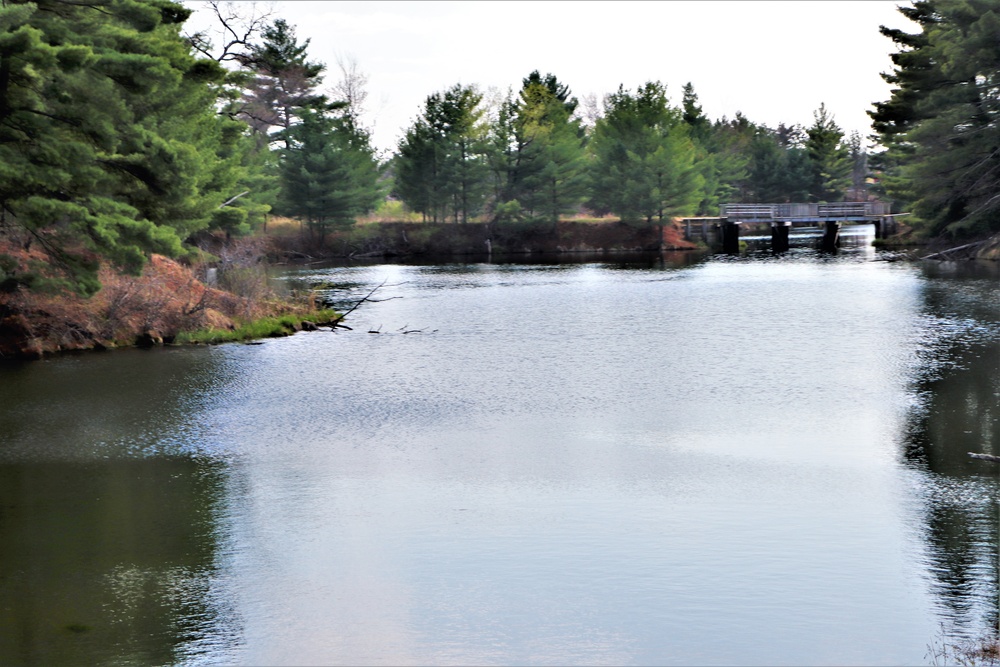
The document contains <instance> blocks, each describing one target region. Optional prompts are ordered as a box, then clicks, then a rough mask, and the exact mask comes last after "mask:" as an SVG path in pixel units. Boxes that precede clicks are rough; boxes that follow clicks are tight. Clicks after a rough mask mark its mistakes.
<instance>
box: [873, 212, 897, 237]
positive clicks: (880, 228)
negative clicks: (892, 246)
mask: <svg viewBox="0 0 1000 667" xmlns="http://www.w3.org/2000/svg"><path fill="white" fill-rule="evenodd" d="M898 231H899V227H898V225H897V223H896V218H894V217H892V216H888V215H887V216H883V217H881V218H879V219H878V220H876V221H875V238H877V239H887V238H889V237H890V236H892V235H893V234H895V233H896V232H898Z"/></svg>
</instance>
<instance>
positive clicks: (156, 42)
mask: <svg viewBox="0 0 1000 667" xmlns="http://www.w3.org/2000/svg"><path fill="white" fill-rule="evenodd" d="M188 15H189V11H188V10H187V9H185V8H184V7H182V6H180V5H179V4H176V3H174V2H170V1H168V0H150V1H147V2H138V1H136V0H93V1H92V2H88V3H86V4H84V3H69V2H61V1H58V0H38V1H37V2H33V3H17V2H6V3H4V5H3V6H0V207H2V216H3V221H4V223H5V224H4V225H0V229H2V230H4V231H0V233H3V234H7V235H11V234H14V235H16V236H17V237H18V239H21V240H22V241H21V242H22V244H23V245H24V246H30V245H32V244H37V245H38V246H40V247H42V248H44V249H45V251H46V252H47V254H48V256H49V258H50V263H49V266H47V267H44V268H43V269H42V270H39V271H33V270H32V267H28V266H24V265H22V264H19V263H17V262H16V261H14V260H12V258H10V257H7V258H6V259H5V260H4V262H3V264H4V267H5V272H6V273H7V280H6V281H5V283H4V284H5V285H7V286H8V287H10V286H17V285H19V284H31V283H34V284H36V285H37V284H40V278H47V279H48V281H49V283H50V284H61V285H63V286H66V287H71V288H73V289H75V290H77V291H79V292H81V293H84V294H89V293H92V292H94V291H95V290H96V289H98V287H99V284H98V282H97V278H96V275H97V267H98V265H99V262H100V260H101V259H102V258H103V259H107V260H110V261H112V262H114V263H116V264H118V265H119V266H122V267H124V268H127V269H130V270H138V269H139V268H140V267H141V266H142V264H143V262H144V259H145V256H146V253H148V252H150V251H156V252H163V253H166V254H170V255H175V256H176V255H179V254H181V253H182V252H183V246H182V242H183V241H184V240H185V239H186V238H187V237H188V236H189V235H190V234H191V233H192V232H194V231H197V230H198V229H202V228H204V227H205V226H207V225H208V224H209V223H210V222H211V220H212V217H213V214H214V212H215V211H216V210H218V208H219V206H220V204H222V203H223V202H224V201H225V199H226V198H227V197H229V196H231V194H232V192H231V188H232V186H233V184H234V179H235V177H236V174H235V169H234V164H233V162H232V161H230V160H229V158H228V157H227V154H228V153H229V152H230V151H231V148H232V143H233V142H234V141H235V139H236V137H238V135H239V131H238V128H234V127H233V126H232V125H231V123H232V121H230V120H229V119H226V118H220V117H219V116H217V114H216V113H215V109H214V101H215V100H214V93H213V92H212V87H211V85H210V84H212V83H213V82H218V81H219V80H221V78H222V76H223V73H222V70H221V68H220V67H219V66H218V65H217V64H216V63H215V62H213V61H208V60H197V59H195V58H194V57H192V56H191V54H190V49H189V45H188V43H187V42H186V41H185V40H184V39H182V38H181V36H180V31H179V28H180V25H181V23H182V22H183V21H184V20H185V19H186V18H187V17H188ZM36 268H37V267H36ZM53 271H55V272H56V273H55V274H54V273H53ZM57 274H58V275H57ZM60 276H61V277H60ZM53 281H55V282H53ZM59 281H62V282H59Z"/></svg>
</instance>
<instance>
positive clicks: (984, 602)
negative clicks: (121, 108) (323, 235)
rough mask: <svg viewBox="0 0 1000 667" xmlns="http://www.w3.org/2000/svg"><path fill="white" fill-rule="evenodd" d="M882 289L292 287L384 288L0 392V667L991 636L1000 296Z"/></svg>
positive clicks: (896, 656) (751, 660)
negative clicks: (338, 319) (239, 337)
mask: <svg viewBox="0 0 1000 667" xmlns="http://www.w3.org/2000/svg"><path fill="white" fill-rule="evenodd" d="M885 259H886V256H883V255H880V254H878V253H876V251H874V250H873V249H871V248H870V247H865V246H864V245H863V244H862V245H860V246H855V247H847V248H845V249H844V250H842V251H841V252H840V253H838V254H837V255H836V256H831V255H822V254H819V253H817V252H816V251H814V250H812V249H810V248H808V247H797V248H795V249H793V251H792V252H790V253H787V254H785V255H783V256H781V257H770V256H769V255H767V254H766V253H762V252H757V253H751V254H750V256H748V257H739V258H730V257H712V258H696V257H692V256H684V255H668V256H665V257H664V258H662V259H660V258H639V259H636V258H632V259H628V258H621V259H617V260H615V259H612V260H608V261H604V260H593V259H591V260H586V261H583V260H579V261H576V262H574V263H562V264H555V263H547V262H545V261H542V260H531V262H530V263H528V262H526V261H524V260H521V262H520V263H516V264H515V263H508V264H504V263H467V264H445V265H437V266H417V265H411V266H404V265H371V266H355V267H340V268H306V269H300V270H296V271H292V272H290V273H289V274H288V275H287V276H285V277H284V278H283V279H282V283H283V284H287V285H289V286H290V287H298V288H301V287H303V286H310V285H311V286H317V285H321V286H322V294H323V295H325V296H326V297H327V298H329V299H331V300H333V301H334V302H337V303H341V304H346V303H350V302H351V301H352V300H356V299H359V298H361V297H362V296H364V295H365V294H366V293H368V292H369V291H370V290H371V289H372V288H373V287H375V286H376V285H379V284H381V283H383V281H384V282H385V285H384V286H383V287H382V288H380V289H379V290H378V291H377V292H376V294H375V295H374V298H375V299H378V301H376V302H372V303H366V304H364V305H363V306H362V307H361V308H359V309H358V310H357V311H355V313H354V314H353V315H352V316H351V318H350V321H349V324H350V325H351V326H352V327H353V331H337V332H331V331H320V332H314V333H303V334H298V335H296V336H293V337H290V338H284V339H274V340H268V341H265V342H263V344H259V345H238V344H237V345H224V346H218V347H211V348H206V347H202V348H171V349H160V350H148V351H140V350H125V351H117V352H112V353H94V354H86V355H78V356H68V357H62V358H54V359H49V360H44V361H41V362H36V363H29V364H22V365H14V366H6V367H2V368H0V663H2V664H5V665H17V664H26V665H34V664H38V665H50V664H88V665H90V664H105V665H111V664H114V665H130V664H135V665H149V664H180V665H199V664H213V665H214V664H227V663H235V664H296V665H305V664H352V665H359V664H659V665H668V664H680V665H717V664H745V665H759V664H772V665H778V664H838V665H839V664H892V665H899V664H926V663H927V661H928V659H927V657H926V654H927V650H928V645H929V644H931V643H933V642H935V641H938V640H940V638H941V637H942V633H945V634H947V635H948V636H949V637H969V638H972V637H978V636H980V635H981V634H983V633H986V632H989V630H990V628H995V627H996V625H997V621H998V619H997V594H998V591H997V569H998V562H997V549H998V531H997V525H998V509H997V498H998V481H997V480H998V478H997V468H998V465H997V464H992V463H985V462H981V461H974V460H971V459H970V458H969V457H968V456H967V452H986V453H994V454H1000V273H998V271H997V267H996V265H995V264H975V263H966V264H931V263H906V262H891V261H884V260H885ZM369 331H379V332H380V333H378V334H373V333H368V332H369Z"/></svg>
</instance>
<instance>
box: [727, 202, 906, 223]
mask: <svg viewBox="0 0 1000 667" xmlns="http://www.w3.org/2000/svg"><path fill="white" fill-rule="evenodd" d="M889 206H890V205H889V203H888V202H881V201H868V202H832V203H829V204H723V205H722V206H721V207H720V211H719V216H720V217H723V218H731V219H733V220H739V221H747V222H749V221H754V220H793V219H795V218H806V219H809V218H811V219H824V218H834V219H838V218H872V217H879V216H883V215H889V210H890V208H889Z"/></svg>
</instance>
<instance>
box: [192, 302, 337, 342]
mask: <svg viewBox="0 0 1000 667" xmlns="http://www.w3.org/2000/svg"><path fill="white" fill-rule="evenodd" d="M337 316H338V313H337V312H336V311H334V310H316V311H313V312H311V313H307V314H305V315H279V316H275V317H262V318H260V319H256V320H252V321H250V322H245V323H242V324H238V325H237V326H236V328H235V329H199V330H197V331H182V332H180V333H179V334H177V337H176V338H174V343H175V344H176V345H217V344H219V343H236V342H241V341H248V340H255V339H259V338H278V337H281V336H290V335H291V334H293V333H295V332H296V331H301V330H302V322H303V321H309V322H312V323H314V324H327V323H329V322H331V321H332V320H334V319H336V318H337Z"/></svg>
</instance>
